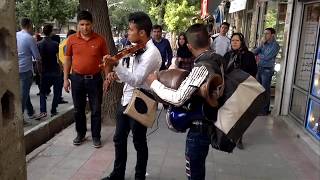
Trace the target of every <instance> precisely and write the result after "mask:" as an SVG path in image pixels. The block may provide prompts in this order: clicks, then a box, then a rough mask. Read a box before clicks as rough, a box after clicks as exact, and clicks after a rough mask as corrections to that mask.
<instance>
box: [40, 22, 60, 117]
mask: <svg viewBox="0 0 320 180" xmlns="http://www.w3.org/2000/svg"><path fill="white" fill-rule="evenodd" d="M52 28H53V27H52V25H45V26H44V27H43V34H44V35H45V37H44V38H43V39H42V40H41V41H40V42H39V43H38V48H39V52H40V55H41V57H42V59H41V72H40V79H41V80H40V114H39V117H38V119H39V120H40V119H41V118H45V117H47V93H48V92H49V90H50V88H51V86H53V100H52V105H51V111H50V112H51V117H53V116H55V115H57V114H58V112H57V107H58V103H59V100H60V97H61V89H60V88H61V86H60V75H61V70H60V67H59V64H58V60H57V53H58V51H59V44H58V43H57V42H55V41H53V40H52V39H51V37H50V36H51V33H52Z"/></svg>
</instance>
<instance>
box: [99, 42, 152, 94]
mask: <svg viewBox="0 0 320 180" xmlns="http://www.w3.org/2000/svg"><path fill="white" fill-rule="evenodd" d="M145 47H146V44H144V43H141V44H137V45H134V46H131V47H128V48H124V49H122V50H121V51H119V52H118V53H117V54H116V55H114V56H112V57H111V58H108V60H105V59H103V62H102V64H100V65H99V67H100V68H103V69H104V73H105V76H106V75H108V74H109V73H110V72H112V69H113V66H114V65H115V64H116V63H117V62H118V61H119V60H120V59H122V58H124V57H126V56H129V55H131V54H134V53H136V52H138V51H139V50H142V49H143V48H145ZM106 83H107V84H106V85H104V88H105V91H108V90H109V86H110V83H111V82H109V81H108V82H106Z"/></svg>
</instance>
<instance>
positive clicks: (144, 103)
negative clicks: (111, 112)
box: [123, 89, 158, 128]
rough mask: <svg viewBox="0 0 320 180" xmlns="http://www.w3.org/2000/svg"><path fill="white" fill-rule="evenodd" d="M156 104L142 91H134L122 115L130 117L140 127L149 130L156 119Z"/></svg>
mask: <svg viewBox="0 0 320 180" xmlns="http://www.w3.org/2000/svg"><path fill="white" fill-rule="evenodd" d="M157 107H158V103H157V102H156V101H155V100H154V99H153V97H152V95H151V94H150V93H148V92H146V91H145V90H143V89H135V90H134V91H133V95H132V98H131V101H130V103H129V104H128V106H127V108H126V109H125V110H124V112H123V114H126V115H128V116H130V117H131V118H133V119H135V120H136V121H138V122H139V123H141V124H142V125H144V126H146V127H149V128H151V127H152V125H153V123H154V121H155V117H156V112H157Z"/></svg>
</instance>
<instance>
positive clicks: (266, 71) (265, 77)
mask: <svg viewBox="0 0 320 180" xmlns="http://www.w3.org/2000/svg"><path fill="white" fill-rule="evenodd" d="M275 34H276V31H275V30H274V29H273V28H266V29H265V30H264V42H263V43H262V44H261V46H259V47H258V48H256V49H255V50H254V51H253V52H254V54H255V55H257V56H258V59H259V62H258V73H257V80H258V81H259V82H260V84H261V85H262V86H263V87H264V88H265V89H266V91H267V93H268V99H267V103H266V105H265V107H264V108H263V110H262V112H261V115H264V116H265V115H268V114H269V113H270V111H269V106H270V88H271V80H272V75H273V69H274V65H275V61H276V56H277V54H278V52H279V49H280V46H279V44H278V43H277V41H276V39H275Z"/></svg>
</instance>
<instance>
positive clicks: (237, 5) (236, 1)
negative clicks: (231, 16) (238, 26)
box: [229, 0, 247, 13]
mask: <svg viewBox="0 0 320 180" xmlns="http://www.w3.org/2000/svg"><path fill="white" fill-rule="evenodd" d="M230 2H231V5H230V9H229V13H234V12H237V11H241V10H244V9H246V4H247V0H231V1H230Z"/></svg>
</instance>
